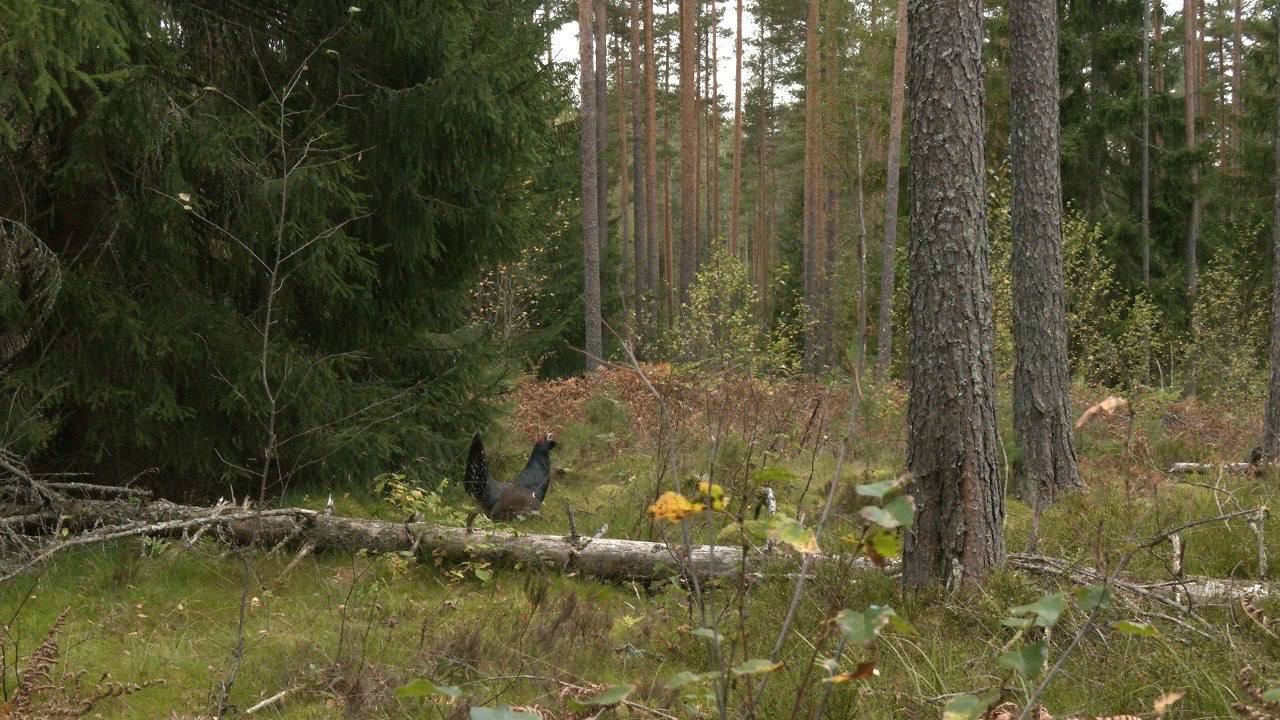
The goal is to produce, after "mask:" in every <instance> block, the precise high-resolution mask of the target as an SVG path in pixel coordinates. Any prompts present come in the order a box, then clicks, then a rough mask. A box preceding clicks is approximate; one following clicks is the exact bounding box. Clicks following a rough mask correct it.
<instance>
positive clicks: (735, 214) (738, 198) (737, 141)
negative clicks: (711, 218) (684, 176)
mask: <svg viewBox="0 0 1280 720" xmlns="http://www.w3.org/2000/svg"><path fill="white" fill-rule="evenodd" d="M730 182H732V183H733V188H732V189H731V190H730V193H731V194H732V199H731V200H730V202H729V205H730V207H729V213H730V215H729V252H730V253H732V254H733V256H734V257H738V232H739V230H740V228H741V225H742V218H741V217H740V216H741V213H742V0H738V5H737V30H736V32H735V33H734V43H733V179H732V180H731V181H730Z"/></svg>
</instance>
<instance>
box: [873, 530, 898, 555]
mask: <svg viewBox="0 0 1280 720" xmlns="http://www.w3.org/2000/svg"><path fill="white" fill-rule="evenodd" d="M867 545H869V546H870V547H871V549H872V550H875V552H876V554H877V555H879V556H880V557H882V558H896V557H901V555H902V538H901V537H899V536H898V534H897V533H895V532H890V531H888V530H885V529H883V528H879V529H877V530H876V531H875V532H872V533H871V536H870V537H868V538H867Z"/></svg>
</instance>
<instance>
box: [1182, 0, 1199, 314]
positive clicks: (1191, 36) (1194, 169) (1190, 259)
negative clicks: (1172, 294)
mask: <svg viewBox="0 0 1280 720" xmlns="http://www.w3.org/2000/svg"><path fill="white" fill-rule="evenodd" d="M1197 17H1198V13H1197V12H1196V0H1183V4H1182V25H1183V40H1184V42H1183V53H1182V54H1183V85H1184V92H1185V97H1184V98H1183V102H1184V109H1185V111H1186V112H1185V120H1186V134H1187V150H1188V151H1189V152H1192V153H1194V152H1195V151H1196V118H1197V117H1199V112H1198V111H1197V107H1196V106H1197V102H1196V95H1197V94H1198V93H1199V85H1198V80H1199V78H1200V68H1199V63H1198V62H1197V60H1198V58H1199V55H1200V42H1199V38H1198V37H1197V36H1198V33H1197V32H1196V25H1197V24H1198V23H1197ZM1189 180H1190V185H1191V218H1190V221H1189V222H1188V223H1187V239H1186V246H1185V248H1184V254H1185V260H1186V263H1187V298H1188V299H1189V300H1190V301H1191V302H1192V303H1194V302H1195V299H1196V290H1197V288H1198V287H1199V284H1200V277H1199V268H1198V262H1197V260H1196V252H1197V250H1198V248H1199V246H1200V163H1199V161H1194V162H1193V163H1192V165H1191V174H1190V178H1189Z"/></svg>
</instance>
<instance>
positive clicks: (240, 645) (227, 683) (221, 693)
mask: <svg viewBox="0 0 1280 720" xmlns="http://www.w3.org/2000/svg"><path fill="white" fill-rule="evenodd" d="M239 554H240V560H241V561H242V562H243V563H244V581H243V582H242V584H241V586H240V621H239V623H238V624H237V625H236V649H235V651H234V652H232V653H231V669H230V670H229V671H228V672H227V677H226V678H224V679H223V681H222V682H221V683H220V684H219V686H218V714H217V717H218V718H219V720H221V718H223V717H226V714H227V710H228V709H229V704H228V702H227V699H228V696H229V695H230V694H231V686H232V685H234V684H235V681H236V675H237V674H238V673H239V672H240V663H241V662H242V661H243V660H244V618H245V611H246V609H247V608H248V606H249V580H250V577H251V575H252V570H251V569H250V567H249V556H248V555H247V554H245V553H244V551H241V552H240V553H239Z"/></svg>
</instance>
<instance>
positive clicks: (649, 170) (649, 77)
mask: <svg viewBox="0 0 1280 720" xmlns="http://www.w3.org/2000/svg"><path fill="white" fill-rule="evenodd" d="M653 32H654V27H653V0H644V95H645V98H644V102H645V114H644V130H645V141H644V154H645V164H644V169H645V178H644V204H645V216H646V217H647V218H648V221H647V222H646V223H645V241H644V242H645V248H646V252H647V254H648V256H649V260H648V262H647V263H646V270H647V273H646V276H645V290H646V291H647V293H648V297H649V312H650V315H651V316H652V317H653V318H654V319H655V320H656V318H657V313H658V307H657V296H658V255H659V253H658V229H657V225H658V69H657V65H656V63H655V59H656V58H655V57H654V48H653ZM664 214H666V209H665V208H664ZM663 222H664V224H665V222H666V221H665V220H664V221H663Z"/></svg>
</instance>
